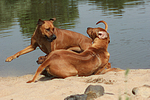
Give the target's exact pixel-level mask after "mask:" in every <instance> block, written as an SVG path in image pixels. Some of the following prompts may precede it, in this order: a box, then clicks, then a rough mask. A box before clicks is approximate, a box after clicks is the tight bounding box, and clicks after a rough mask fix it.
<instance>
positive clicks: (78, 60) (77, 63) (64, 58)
mask: <svg viewBox="0 0 150 100" xmlns="http://www.w3.org/2000/svg"><path fill="white" fill-rule="evenodd" d="M102 22H104V21H102ZM87 33H88V34H89V36H90V37H91V38H92V39H93V40H94V43H93V44H92V46H91V47H89V48H88V49H86V50H85V51H83V52H82V53H75V52H72V51H68V50H56V51H53V52H52V53H50V54H49V55H48V56H47V58H46V60H45V61H44V62H43V63H42V64H41V65H40V66H39V68H38V69H37V71H36V73H35V75H34V77H33V79H32V80H31V81H28V82H27V83H31V82H35V80H36V78H37V76H38V75H39V74H40V73H41V72H42V70H43V69H44V68H46V70H47V72H49V74H51V75H53V76H55V77H61V78H66V77H69V76H76V75H78V76H88V75H94V74H100V73H105V72H107V71H108V70H106V71H105V67H106V66H109V65H108V64H109V63H108V61H109V56H110V54H109V53H108V51H107V47H108V44H109V42H110V39H109V34H108V33H107V31H106V30H105V29H102V28H88V29H87ZM109 69H111V68H109ZM113 70H114V69H113Z"/></svg>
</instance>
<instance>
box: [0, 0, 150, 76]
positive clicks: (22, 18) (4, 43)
mask: <svg viewBox="0 0 150 100" xmlns="http://www.w3.org/2000/svg"><path fill="white" fill-rule="evenodd" d="M53 17H56V18H57V20H56V21H55V22H54V25H55V26H56V27H57V28H62V29H68V30H72V31H76V32H79V33H82V34H84V35H86V36H88V35H87V34H86V29H87V27H102V28H104V25H103V24H99V25H97V26H96V25H95V23H96V22H97V21H99V20H104V21H106V22H107V23H108V32H109V33H110V38H111V42H110V44H109V47H108V51H109V53H110V62H111V63H112V67H118V68H122V69H127V68H132V69H133V68H134V69H139V68H144V69H145V68H150V0H0V76H1V77H6V76H21V75H26V74H34V73H35V71H36V70H37V68H38V66H39V65H37V64H36V62H35V61H36V60H37V58H38V57H39V56H42V55H44V53H43V52H42V51H41V50H40V49H36V50H35V51H33V52H30V53H28V54H25V55H22V56H20V57H19V58H17V59H14V60H13V61H12V62H5V59H6V58H7V57H9V56H11V55H13V54H15V53H16V52H18V51H20V50H22V49H24V48H25V47H27V46H28V45H30V38H31V36H32V34H33V32H34V30H35V27H36V23H37V21H38V19H39V18H40V19H42V20H49V19H50V18H53Z"/></svg>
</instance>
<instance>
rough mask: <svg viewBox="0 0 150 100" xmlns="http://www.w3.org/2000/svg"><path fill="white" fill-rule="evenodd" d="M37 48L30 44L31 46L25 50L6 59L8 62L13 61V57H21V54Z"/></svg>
mask: <svg viewBox="0 0 150 100" xmlns="http://www.w3.org/2000/svg"><path fill="white" fill-rule="evenodd" d="M35 48H36V47H33V46H32V45H29V46H28V47H26V48H25V49H23V50H21V51H19V52H17V53H16V54H14V55H12V56H10V57H8V58H7V59H6V60H5V61H6V62H10V61H12V60H13V59H15V58H17V57H19V56H20V55H23V54H26V53H28V52H31V51H33V50H35Z"/></svg>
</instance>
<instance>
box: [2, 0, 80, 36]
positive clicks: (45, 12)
mask: <svg viewBox="0 0 150 100" xmlns="http://www.w3.org/2000/svg"><path fill="white" fill-rule="evenodd" d="M77 4H78V3H77V1H73V0H71V1H70V0H45V1H43V0H1V1H0V9H1V10H0V14H1V15H0V30H3V29H5V28H7V29H9V27H11V26H12V23H13V21H14V18H18V21H19V23H20V26H21V32H22V34H23V35H24V36H26V37H27V38H30V37H31V35H32V34H33V32H34V30H35V27H36V24H35V23H37V21H38V19H39V18H41V19H43V20H49V19H50V18H53V17H56V18H57V21H56V22H55V23H54V25H55V26H56V27H58V26H59V27H60V28H67V29H69V28H73V27H74V26H75V23H76V18H78V17H79V15H78V8H77Z"/></svg>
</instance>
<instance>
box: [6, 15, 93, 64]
mask: <svg viewBox="0 0 150 100" xmlns="http://www.w3.org/2000/svg"><path fill="white" fill-rule="evenodd" d="M55 20H56V18H52V19H50V20H49V21H42V20H41V19H39V21H38V23H37V28H36V30H35V32H34V34H33V36H32V38H31V44H30V45H29V46H28V47H26V48H25V49H23V50H21V51H19V52H17V53H16V54H14V55H12V56H10V57H8V58H7V59H6V60H5V61H6V62H10V61H12V60H13V59H15V58H17V57H19V56H20V55H23V54H26V53H29V52H31V51H34V50H35V49H36V48H37V47H39V48H40V49H41V50H42V51H43V52H44V53H46V54H47V55H48V54H49V53H50V52H51V51H54V50H58V49H69V50H73V51H78V52H82V51H84V50H85V49H87V48H88V47H89V46H91V45H92V39H90V38H88V37H86V36H84V35H82V34H80V33H77V32H73V31H69V30H64V29H58V28H56V27H54V25H53V22H54V21H55ZM53 40H54V41H53Z"/></svg>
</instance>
